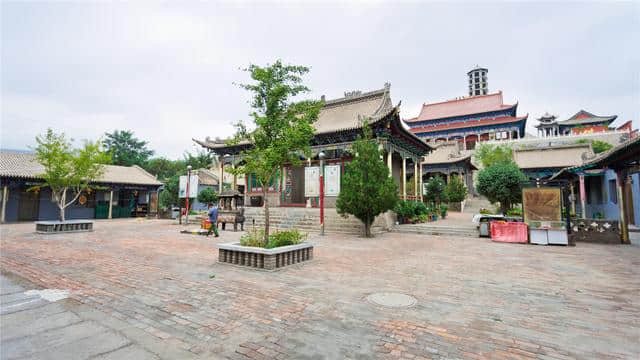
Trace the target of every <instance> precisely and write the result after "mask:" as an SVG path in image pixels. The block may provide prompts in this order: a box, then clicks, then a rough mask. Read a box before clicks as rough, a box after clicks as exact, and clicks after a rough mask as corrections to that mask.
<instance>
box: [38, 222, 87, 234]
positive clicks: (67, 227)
mask: <svg viewBox="0 0 640 360" xmlns="http://www.w3.org/2000/svg"><path fill="white" fill-rule="evenodd" d="M85 231H93V221H89V220H70V221H65V222H61V221H36V232H37V233H39V234H60V233H70V232H85Z"/></svg>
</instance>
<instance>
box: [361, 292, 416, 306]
mask: <svg viewBox="0 0 640 360" xmlns="http://www.w3.org/2000/svg"><path fill="white" fill-rule="evenodd" d="M367 301H368V302H370V303H372V304H374V305H380V306H386V307H396V308H397V307H411V306H413V305H415V304H416V303H417V302H418V301H417V300H416V298H414V297H413V296H411V295H407V294H402V293H394V292H379V293H373V294H371V295H369V296H367Z"/></svg>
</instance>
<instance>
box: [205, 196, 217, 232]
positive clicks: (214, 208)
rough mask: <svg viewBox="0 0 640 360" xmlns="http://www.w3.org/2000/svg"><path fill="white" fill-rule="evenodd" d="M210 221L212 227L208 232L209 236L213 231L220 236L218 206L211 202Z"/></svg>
mask: <svg viewBox="0 0 640 360" xmlns="http://www.w3.org/2000/svg"><path fill="white" fill-rule="evenodd" d="M209 221H210V222H211V227H210V228H209V231H208V232H207V236H209V235H211V232H213V233H214V234H215V235H216V237H218V236H219V234H218V207H217V206H216V205H214V204H211V203H209Z"/></svg>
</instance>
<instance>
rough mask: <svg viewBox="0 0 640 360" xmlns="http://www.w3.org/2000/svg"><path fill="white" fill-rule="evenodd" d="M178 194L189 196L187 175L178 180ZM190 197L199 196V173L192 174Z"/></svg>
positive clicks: (183, 196) (182, 196)
mask: <svg viewBox="0 0 640 360" xmlns="http://www.w3.org/2000/svg"><path fill="white" fill-rule="evenodd" d="M178 196H179V197H180V198H185V197H187V176H186V175H182V176H180V180H179V182H178ZM189 197H190V198H195V197H198V175H191V178H190V179H189Z"/></svg>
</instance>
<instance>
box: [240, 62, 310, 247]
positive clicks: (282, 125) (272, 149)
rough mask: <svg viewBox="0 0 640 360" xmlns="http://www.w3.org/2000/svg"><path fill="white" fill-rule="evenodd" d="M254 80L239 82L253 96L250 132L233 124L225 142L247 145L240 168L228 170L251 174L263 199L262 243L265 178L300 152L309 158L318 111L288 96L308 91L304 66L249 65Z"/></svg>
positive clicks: (296, 161) (266, 226) (294, 160)
mask: <svg viewBox="0 0 640 360" xmlns="http://www.w3.org/2000/svg"><path fill="white" fill-rule="evenodd" d="M245 71H247V72H248V73H249V74H250V75H251V79H252V80H254V82H253V83H250V84H240V87H242V88H243V89H245V90H248V91H249V92H251V93H252V100H251V107H252V108H253V111H252V112H251V113H250V115H251V117H252V118H253V122H254V124H255V130H252V131H249V130H248V129H247V127H246V126H245V125H244V124H243V123H242V122H238V124H236V129H237V133H236V135H235V137H234V139H233V140H232V141H230V143H238V142H241V141H247V142H249V143H250V144H252V145H253V146H252V147H251V148H250V149H247V150H245V151H243V152H242V154H241V155H242V156H243V158H244V161H245V163H244V165H242V166H239V167H238V168H236V169H233V170H231V172H232V173H235V174H254V175H255V176H256V179H257V181H258V183H259V185H260V186H261V187H262V191H263V198H264V215H265V222H264V243H265V245H266V244H267V243H268V240H269V198H268V197H267V190H268V187H269V186H268V184H269V180H270V179H271V178H272V177H274V175H275V174H276V172H277V171H278V169H280V168H281V167H282V166H283V165H286V164H292V165H298V164H299V163H300V154H305V156H310V153H311V148H310V143H311V140H312V139H313V135H314V129H313V126H312V123H313V122H314V121H315V120H316V119H317V118H318V113H319V112H320V108H321V107H322V102H319V101H310V100H307V101H300V102H293V101H292V100H291V98H293V97H295V96H297V95H300V94H303V93H306V92H309V88H307V87H306V86H304V85H303V84H302V75H304V74H306V73H307V72H308V71H309V68H307V67H304V66H292V65H284V64H283V63H282V62H281V61H280V60H278V61H276V62H275V63H274V64H272V65H267V66H265V67H261V66H257V65H250V66H249V67H248V68H247V69H245Z"/></svg>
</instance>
